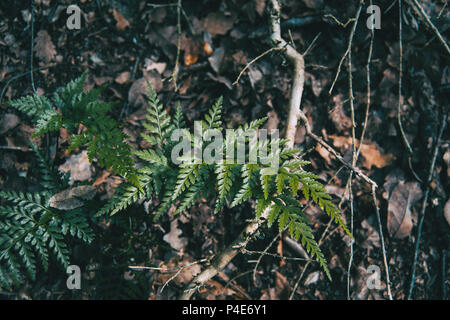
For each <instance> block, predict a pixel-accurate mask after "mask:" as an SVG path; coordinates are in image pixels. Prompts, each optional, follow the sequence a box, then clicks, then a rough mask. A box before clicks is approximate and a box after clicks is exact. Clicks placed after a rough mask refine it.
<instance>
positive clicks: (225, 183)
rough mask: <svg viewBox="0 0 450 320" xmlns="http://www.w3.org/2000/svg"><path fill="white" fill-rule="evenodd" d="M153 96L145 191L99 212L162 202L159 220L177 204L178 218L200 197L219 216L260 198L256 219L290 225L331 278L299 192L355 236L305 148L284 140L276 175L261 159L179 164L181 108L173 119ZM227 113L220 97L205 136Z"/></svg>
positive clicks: (123, 191)
mask: <svg viewBox="0 0 450 320" xmlns="http://www.w3.org/2000/svg"><path fill="white" fill-rule="evenodd" d="M149 97H150V98H149V105H150V108H149V110H148V113H149V115H148V117H147V119H148V122H147V123H145V124H144V126H145V128H146V129H147V131H148V132H147V133H146V134H143V138H144V139H145V140H146V141H147V142H148V143H149V144H150V146H151V147H150V148H149V149H144V150H139V151H136V152H135V153H134V154H135V155H136V156H138V158H140V159H141V160H142V161H143V163H144V164H143V165H144V169H142V170H141V171H140V172H139V177H140V178H139V179H140V182H141V184H142V185H143V186H144V189H145V191H144V190H139V189H138V188H136V187H134V186H133V185H131V184H129V183H128V184H124V185H123V186H121V188H120V189H119V190H118V192H117V193H116V195H115V196H114V198H113V199H112V200H111V201H110V202H109V203H107V204H106V206H105V207H104V208H103V209H101V210H100V212H99V213H98V214H107V213H109V214H115V213H117V212H118V211H120V210H122V209H124V208H126V207H128V206H129V205H131V204H132V203H134V202H137V201H138V200H141V199H146V200H150V199H156V200H158V202H159V206H158V207H157V208H156V210H155V218H157V217H159V216H160V215H161V214H163V213H165V212H167V211H168V210H169V208H170V207H171V206H172V205H175V206H176V210H175V211H174V212H175V214H178V213H180V212H183V211H187V210H188V209H189V208H190V207H191V206H192V205H193V204H194V203H195V202H196V201H197V200H198V199H200V197H205V198H208V197H209V198H211V197H215V198H216V210H215V211H216V212H220V210H221V209H222V208H223V207H225V206H226V205H227V204H229V206H230V207H234V206H237V205H239V204H241V203H243V202H244V201H247V200H249V199H254V200H256V207H255V216H256V218H259V217H260V216H261V215H262V213H263V212H264V211H266V210H268V219H267V220H268V225H269V226H271V225H272V224H274V223H276V222H277V223H278V227H279V230H283V229H284V228H286V227H287V228H288V230H289V232H290V234H291V236H293V237H294V238H296V239H300V240H301V243H302V244H303V245H304V246H305V248H306V250H307V251H308V252H309V253H310V255H311V256H312V257H313V258H315V259H316V260H317V261H318V262H319V264H320V265H321V267H322V268H323V269H324V270H325V272H326V274H327V276H328V277H329V278H331V277H330V273H329V271H328V268H327V263H326V260H325V257H324V255H323V253H322V252H321V251H320V248H319V246H318V244H317V242H316V241H315V239H314V236H313V230H312V228H311V226H310V221H309V220H308V218H307V216H306V214H305V213H304V212H303V211H302V209H301V204H300V202H299V201H298V200H297V198H298V191H299V189H301V190H302V193H303V196H304V197H305V198H306V199H310V198H311V199H312V200H313V202H315V203H316V204H318V205H319V206H320V207H321V208H322V209H323V210H324V211H325V212H326V213H327V214H328V215H329V216H330V217H331V218H333V220H334V221H335V222H336V223H338V224H339V225H340V226H342V227H343V228H344V230H345V231H346V232H347V233H348V234H349V235H350V232H349V230H348V228H347V227H346V225H345V223H344V222H343V220H342V217H341V215H340V212H339V210H338V208H337V207H336V206H335V205H334V204H333V202H332V201H331V197H330V196H329V195H328V194H327V193H326V191H325V189H324V188H323V186H322V185H321V184H320V183H319V182H318V177H317V176H316V175H314V174H312V173H309V172H307V171H305V170H304V166H306V165H307V164H308V163H309V162H307V161H305V160H303V159H301V158H298V156H297V154H298V153H299V150H291V149H288V148H286V146H285V144H286V142H287V140H286V139H281V140H278V141H277V142H278V143H279V149H276V150H275V149H274V150H271V151H273V155H274V156H276V157H279V158H280V164H279V168H278V170H277V171H276V172H273V171H272V170H269V167H270V163H268V164H263V163H267V161H266V162H264V161H262V160H264V159H260V158H258V162H257V164H255V163H245V164H237V163H229V162H228V161H226V160H225V161H220V162H219V163H211V164H207V163H204V162H202V163H195V162H191V163H189V162H182V163H180V164H174V163H173V162H172V161H171V160H170V159H171V151H172V149H173V146H174V144H173V142H171V141H170V135H171V133H172V131H173V130H174V129H176V128H181V127H182V123H183V120H182V116H181V112H180V109H179V108H178V110H177V112H176V113H175V116H174V119H173V120H171V119H170V117H169V115H168V114H167V112H166V111H165V110H164V108H163V107H162V105H161V103H160V101H159V100H158V98H157V96H156V94H155V93H154V92H153V90H152V89H151V87H149ZM221 109H222V100H221V99H219V100H218V101H217V102H216V103H215V104H214V106H213V107H212V108H211V110H210V111H209V112H208V113H207V114H206V115H205V117H204V119H203V121H202V122H201V124H202V129H203V133H204V134H205V135H206V134H207V132H208V130H220V129H221V127H222V121H221ZM265 120H266V119H259V120H255V121H252V122H250V123H249V124H245V125H244V126H242V127H240V128H238V129H237V130H236V133H235V135H227V138H226V139H225V141H224V142H223V146H222V148H221V150H222V152H225V151H226V149H227V148H235V147H236V145H237V142H238V139H240V138H242V137H244V140H245V137H246V136H247V134H248V133H249V132H251V130H257V129H258V128H259V127H260V126H261V125H262V124H263V123H264V122H265ZM187 135H188V136H189V137H190V142H191V143H192V141H193V140H194V138H195V137H194V136H193V135H192V134H187ZM247 142H248V139H247ZM266 145H267V142H261V146H266ZM202 151H204V146H203V149H202Z"/></svg>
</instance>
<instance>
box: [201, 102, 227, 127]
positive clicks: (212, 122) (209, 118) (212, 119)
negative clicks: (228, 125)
mask: <svg viewBox="0 0 450 320" xmlns="http://www.w3.org/2000/svg"><path fill="white" fill-rule="evenodd" d="M222 103H223V97H220V98H219V99H217V101H216V103H214V105H213V106H212V108H211V109H210V110H209V112H208V113H207V114H206V115H205V120H204V121H205V129H217V128H221V127H222Z"/></svg>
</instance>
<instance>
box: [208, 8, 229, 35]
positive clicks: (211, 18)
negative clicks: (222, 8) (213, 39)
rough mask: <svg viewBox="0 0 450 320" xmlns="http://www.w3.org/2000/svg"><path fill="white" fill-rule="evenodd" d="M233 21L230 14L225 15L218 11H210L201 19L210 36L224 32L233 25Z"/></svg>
mask: <svg viewBox="0 0 450 320" xmlns="http://www.w3.org/2000/svg"><path fill="white" fill-rule="evenodd" d="M233 23H234V19H233V17H232V16H225V15H224V14H223V13H220V12H211V13H210V14H208V15H207V16H206V18H204V19H203V20H202V25H203V28H205V30H206V31H208V32H209V33H210V34H211V35H212V36H215V35H217V34H221V35H224V34H226V33H227V32H228V31H229V30H230V29H231V28H232V27H233Z"/></svg>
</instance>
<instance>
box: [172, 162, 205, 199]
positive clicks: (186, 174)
mask: <svg viewBox="0 0 450 320" xmlns="http://www.w3.org/2000/svg"><path fill="white" fill-rule="evenodd" d="M199 167H200V165H186V166H184V165H183V166H182V167H181V169H180V171H179V172H178V178H177V183H176V185H175V188H174V191H173V195H172V200H176V199H177V198H178V197H179V196H180V195H181V193H182V192H183V191H185V190H187V189H189V187H190V186H191V185H193V184H194V183H195V182H196V180H197V177H198V176H199Z"/></svg>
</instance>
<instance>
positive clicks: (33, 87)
mask: <svg viewBox="0 0 450 320" xmlns="http://www.w3.org/2000/svg"><path fill="white" fill-rule="evenodd" d="M33 50H34V0H31V43H30V82H31V88H32V89H33V92H34V94H36V87H35V85H34V75H33Z"/></svg>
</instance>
